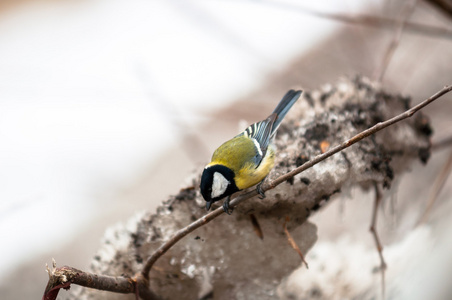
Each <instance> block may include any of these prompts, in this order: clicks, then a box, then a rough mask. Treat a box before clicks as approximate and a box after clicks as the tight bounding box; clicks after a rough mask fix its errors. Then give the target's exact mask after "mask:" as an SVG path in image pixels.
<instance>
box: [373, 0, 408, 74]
mask: <svg viewBox="0 0 452 300" xmlns="http://www.w3.org/2000/svg"><path fill="white" fill-rule="evenodd" d="M416 2H417V0H413V1H412V2H411V3H408V4H406V6H405V7H404V11H403V12H402V14H401V15H400V18H399V20H398V26H397V27H398V28H397V30H396V32H395V34H394V36H393V38H392V40H391V43H389V45H388V48H387V49H386V53H385V55H384V57H383V62H382V64H381V66H380V68H379V69H378V71H377V73H376V74H377V76H376V78H377V81H378V82H381V81H382V79H383V76H384V75H385V73H386V70H387V69H388V66H389V62H390V61H391V59H392V57H393V55H394V52H395V50H396V49H397V46H398V45H399V42H400V39H401V38H402V33H403V29H404V28H405V25H406V23H407V21H408V18H409V17H410V16H411V14H412V13H413V11H414V7H415V6H416Z"/></svg>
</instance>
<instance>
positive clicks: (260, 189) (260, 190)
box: [256, 175, 268, 199]
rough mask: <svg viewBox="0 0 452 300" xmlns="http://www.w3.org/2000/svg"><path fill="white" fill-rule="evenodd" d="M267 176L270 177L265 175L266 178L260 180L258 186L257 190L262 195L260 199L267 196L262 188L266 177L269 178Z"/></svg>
mask: <svg viewBox="0 0 452 300" xmlns="http://www.w3.org/2000/svg"><path fill="white" fill-rule="evenodd" d="M267 177H268V175H267V176H265V178H264V179H262V181H261V182H259V184H258V185H257V187H256V190H257V192H258V194H259V196H260V197H259V198H260V199H264V198H265V192H264V190H263V189H262V184H263V183H264V181H265V179H267Z"/></svg>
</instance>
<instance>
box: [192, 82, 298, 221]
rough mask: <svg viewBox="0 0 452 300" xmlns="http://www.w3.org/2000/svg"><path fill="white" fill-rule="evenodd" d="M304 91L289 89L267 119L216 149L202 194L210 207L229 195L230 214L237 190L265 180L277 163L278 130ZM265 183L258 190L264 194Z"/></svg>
mask: <svg viewBox="0 0 452 300" xmlns="http://www.w3.org/2000/svg"><path fill="white" fill-rule="evenodd" d="M301 93H302V91H294V90H289V91H288V92H287V93H286V95H284V97H283V98H282V99H281V101H280V102H279V104H278V105H277V106H276V108H275V110H274V111H273V113H272V114H271V115H270V116H268V118H267V119H265V120H263V121H260V122H257V123H254V124H252V125H250V126H249V127H248V128H246V129H245V130H244V131H243V132H242V133H240V134H238V135H236V136H235V137H234V138H232V139H230V140H229V141H227V142H225V143H224V144H222V145H221V146H220V147H219V148H218V149H217V150H215V152H214V153H213V156H212V161H211V162H210V163H209V164H208V165H207V166H206V167H205V168H204V171H203V173H202V176H201V186H200V188H201V194H202V196H203V197H204V200H206V202H207V203H206V209H207V210H209V209H210V206H211V205H212V203H214V202H216V201H219V200H221V199H223V198H224V197H227V199H226V200H225V201H224V203H223V209H224V211H225V212H226V213H228V214H229V201H230V198H231V195H232V194H233V193H235V192H238V191H240V190H243V189H246V188H249V187H251V186H253V185H256V184H258V183H261V184H262V182H263V181H264V180H265V178H266V177H267V175H268V173H270V171H271V169H272V168H273V165H274V161H275V146H274V145H273V140H274V138H275V133H276V130H277V129H278V127H279V124H281V121H282V120H283V118H284V116H285V115H286V114H287V112H288V111H289V109H290V108H291V107H292V105H293V104H294V103H295V101H297V100H298V98H299V97H300V95H301ZM261 184H259V185H258V186H257V190H258V192H259V194H261V195H262V197H264V196H265V195H264V194H263V192H262V190H261V189H260V185H261Z"/></svg>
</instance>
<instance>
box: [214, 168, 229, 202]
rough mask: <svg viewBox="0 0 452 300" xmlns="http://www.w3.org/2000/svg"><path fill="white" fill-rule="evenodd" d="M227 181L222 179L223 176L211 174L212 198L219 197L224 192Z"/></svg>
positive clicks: (217, 173)
mask: <svg viewBox="0 0 452 300" xmlns="http://www.w3.org/2000/svg"><path fill="white" fill-rule="evenodd" d="M229 183H230V182H229V181H228V180H227V179H226V178H224V176H223V175H222V174H221V173H219V172H215V173H214V174H213V184H212V195H211V197H212V198H216V197H218V196H221V195H223V194H224V192H226V189H227V188H228V185H229Z"/></svg>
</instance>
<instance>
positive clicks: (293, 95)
mask: <svg viewBox="0 0 452 300" xmlns="http://www.w3.org/2000/svg"><path fill="white" fill-rule="evenodd" d="M302 92H303V91H301V90H298V91H295V90H289V91H288V92H287V93H286V94H285V95H284V97H283V98H282V99H281V101H279V103H278V105H277V106H276V108H275V110H274V111H273V113H274V114H276V115H277V118H276V120H275V123H273V128H272V135H273V134H274V133H275V131H276V130H277V129H278V127H279V124H281V121H282V120H283V119H284V117H285V116H286V114H287V112H288V111H289V109H290V108H291V107H292V105H293V104H294V103H295V102H296V101H297V100H298V98H299V97H300V95H301V93H302Z"/></svg>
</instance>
